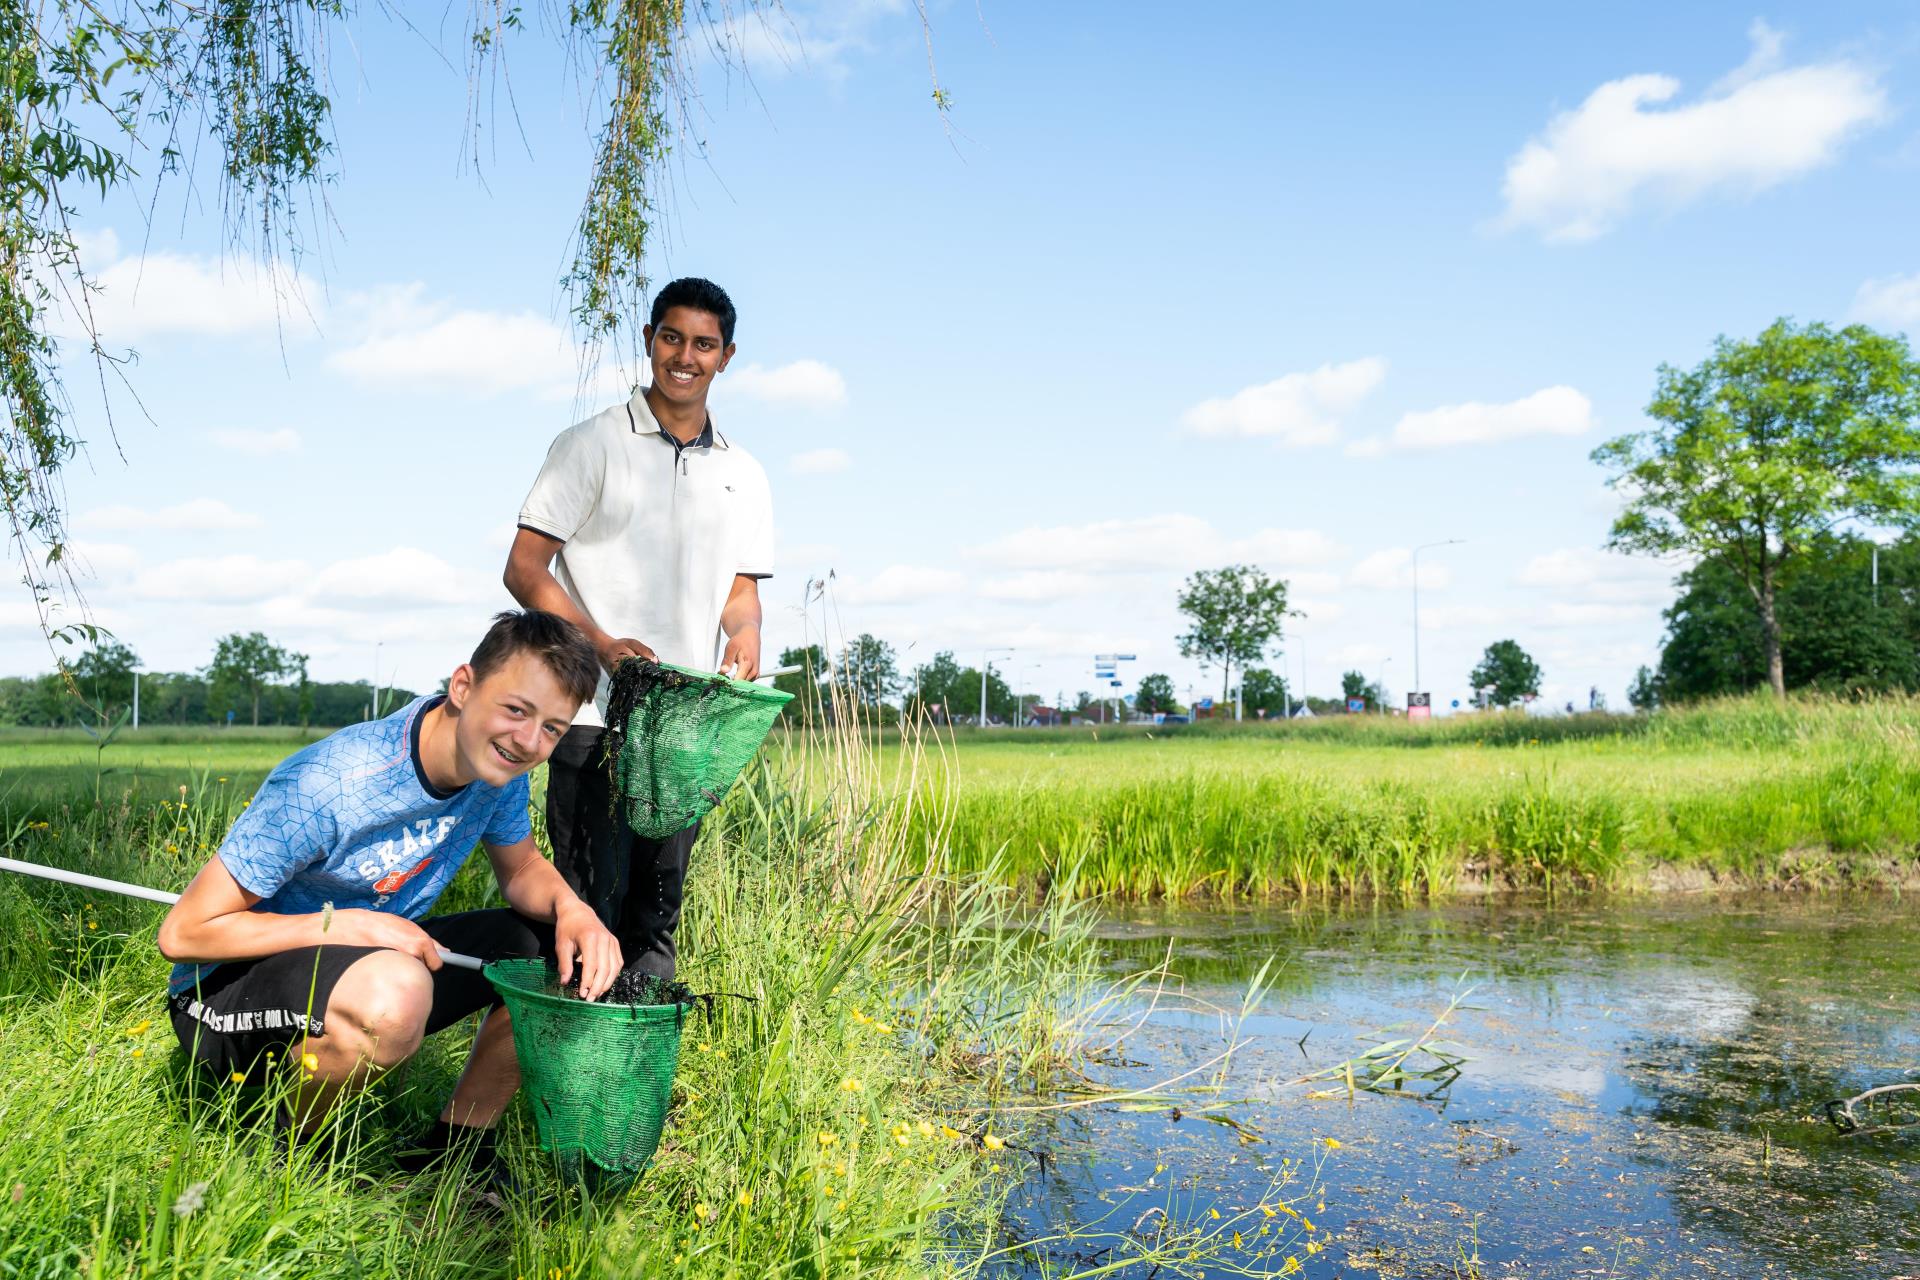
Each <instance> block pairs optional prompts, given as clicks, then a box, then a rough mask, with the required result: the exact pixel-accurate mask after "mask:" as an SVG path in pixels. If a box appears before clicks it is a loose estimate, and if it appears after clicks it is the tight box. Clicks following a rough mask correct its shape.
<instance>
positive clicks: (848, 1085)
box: [840, 1076, 860, 1093]
mask: <svg viewBox="0 0 1920 1280" xmlns="http://www.w3.org/2000/svg"><path fill="white" fill-rule="evenodd" d="M840 1087H841V1088H842V1089H844V1090H846V1091H847V1092H848V1093H858V1092H860V1082H859V1081H858V1080H856V1079H854V1078H853V1077H852V1076H848V1077H847V1078H846V1079H845V1080H842V1081H841V1082H840Z"/></svg>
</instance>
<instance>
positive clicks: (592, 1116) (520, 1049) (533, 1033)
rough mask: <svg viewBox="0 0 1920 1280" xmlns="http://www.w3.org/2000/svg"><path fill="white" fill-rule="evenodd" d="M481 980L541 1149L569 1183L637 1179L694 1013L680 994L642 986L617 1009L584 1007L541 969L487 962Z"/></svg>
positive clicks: (614, 1005) (663, 1114)
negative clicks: (496, 1011) (507, 1026)
mask: <svg viewBox="0 0 1920 1280" xmlns="http://www.w3.org/2000/svg"><path fill="white" fill-rule="evenodd" d="M485 972H486V976H487V981H489V982H491V983H492V984H493V986H494V990H496V991H498V992H499V993H500V998H501V999H502V1000H503V1001H505V1003H506V1006H507V1012H508V1014H509V1015H511V1016H512V1018H513V1050H514V1056H515V1057H517V1058H518V1059H519V1060H520V1080H521V1083H522V1085H524V1086H525V1089H526V1098H527V1104H528V1105H529V1106H530V1107H531V1108H532V1109H533V1118H534V1125H535V1127H536V1128H537V1129H538V1130H539V1133H540V1146H541V1149H542V1150H545V1151H548V1152H551V1153H552V1154H553V1157H554V1159H555V1161H556V1162H558V1164H559V1165H560V1167H561V1169H562V1171H564V1172H567V1173H569V1174H579V1173H585V1172H586V1171H587V1168H588V1166H589V1165H592V1166H593V1167H596V1168H598V1169H600V1170H602V1171H604V1172H607V1173H615V1174H631V1173H639V1172H640V1171H641V1170H643V1169H645V1168H646V1167H647V1162H648V1161H650V1160H652V1159H653V1153H654V1149H655V1148H656V1147H658V1146H659V1145H660V1130H661V1128H662V1127H663V1126H664V1125H665V1124H666V1119H667V1102H668V1098H669V1096H670V1095H671V1093H672V1091H673V1073H674V1070H675V1069H676V1068H677V1067H678V1066H679V1065H680V1029H681V1027H682V1026H683V1025H684V1024H685V1022H686V1019H687V1014H688V1013H689V1012H690V1011H691V1010H692V1008H693V1006H694V998H693V996H692V995H691V993H689V992H688V990H687V988H685V987H684V986H681V985H679V984H677V983H669V982H664V981H662V980H660V979H651V980H650V982H649V983H648V984H647V985H646V986H645V989H640V988H639V987H634V988H632V989H627V990H624V991H622V992H620V993H618V994H621V995H623V996H624V997H625V1000H602V1001H601V1002H598V1003H594V1004H589V1003H587V1002H586V1001H584V1000H581V999H580V998H579V997H578V996H575V995H569V994H567V992H566V991H564V990H563V989H562V988H561V987H560V985H559V982H558V981H557V977H558V975H557V974H556V973H555V972H554V970H553V968H552V967H551V966H550V965H549V964H548V963H547V962H546V961H545V960H496V961H494V962H492V963H491V964H489V965H487V967H486V971H485ZM622 977H623V981H624V980H625V975H622ZM611 994H615V993H610V995H611ZM627 1001H630V1002H627Z"/></svg>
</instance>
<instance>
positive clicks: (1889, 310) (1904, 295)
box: [1847, 271, 1920, 332]
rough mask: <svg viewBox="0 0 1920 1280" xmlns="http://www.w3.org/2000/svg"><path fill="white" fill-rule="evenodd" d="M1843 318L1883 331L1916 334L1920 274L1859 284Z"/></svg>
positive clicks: (1919, 316)
mask: <svg viewBox="0 0 1920 1280" xmlns="http://www.w3.org/2000/svg"><path fill="white" fill-rule="evenodd" d="M1847 319H1848V320H1852V321H1857V322H1858V323H1860V324H1873V325H1880V326H1881V327H1883V328H1887V329H1898V330H1902V331H1916V332H1920V271H1916V272H1915V273H1914V274H1912V275H1910V276H1887V277H1886V278H1884V279H1881V280H1869V281H1867V282H1866V283H1865V284H1862V285H1861V286H1860V289H1859V292H1857V293H1855V294H1854V295H1853V305H1852V306H1851V307H1849V308H1848V309H1847Z"/></svg>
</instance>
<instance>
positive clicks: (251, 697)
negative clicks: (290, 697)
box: [207, 631, 294, 725]
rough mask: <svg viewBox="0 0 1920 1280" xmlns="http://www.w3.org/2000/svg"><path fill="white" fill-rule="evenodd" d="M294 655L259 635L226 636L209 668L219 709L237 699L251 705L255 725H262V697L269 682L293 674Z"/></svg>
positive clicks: (211, 696) (213, 700)
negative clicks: (223, 704)
mask: <svg viewBox="0 0 1920 1280" xmlns="http://www.w3.org/2000/svg"><path fill="white" fill-rule="evenodd" d="M293 657H294V655H292V654H290V653H288V652H287V651H286V650H285V649H282V648H281V647H280V646H279V645H277V644H275V643H273V641H271V640H269V639H267V637H266V636H265V635H263V634H261V633H260V632H258V631H251V632H248V633H247V634H246V635H241V634H239V633H238V632H235V633H234V634H232V635H228V636H222V637H220V639H219V641H218V642H217V643H216V644H215V645H214V647H213V661H212V662H211V663H209V664H207V684H208V686H209V693H208V697H209V700H210V702H211V703H212V704H213V707H214V708H215V709H216V711H215V714H216V715H217V714H218V711H217V708H218V707H219V706H220V704H222V703H224V702H229V701H231V700H232V699H234V698H236V697H237V698H239V699H241V700H244V701H247V702H250V703H251V704H252V706H253V723H254V724H256V725H257V724H259V723H260V694H261V693H262V691H264V690H265V689H266V687H267V685H268V683H269V682H271V681H272V680H274V679H276V678H277V677H280V676H284V675H286V674H287V673H288V672H290V671H292V670H293Z"/></svg>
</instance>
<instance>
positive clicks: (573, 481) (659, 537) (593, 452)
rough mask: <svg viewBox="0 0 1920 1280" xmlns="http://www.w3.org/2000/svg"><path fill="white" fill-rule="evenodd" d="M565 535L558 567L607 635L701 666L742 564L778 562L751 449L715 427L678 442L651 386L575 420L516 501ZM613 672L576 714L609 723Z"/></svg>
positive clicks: (716, 653)
mask: <svg viewBox="0 0 1920 1280" xmlns="http://www.w3.org/2000/svg"><path fill="white" fill-rule="evenodd" d="M520 523H521V524H522V525H524V526H526V527H527V528H529V529H533V530H535V531H537V532H539V533H544V534H546V535H547V536H549V537H552V538H558V539H560V540H561V541H562V542H564V543H566V546H564V547H562V548H561V549H560V555H559V557H558V559H557V561H556V563H555V569H554V577H555V578H556V579H557V580H558V581H559V583H560V586H561V588H562V589H564V590H565V591H566V593H567V595H569V596H570V597H572V599H573V602H574V603H575V604H576V605H578V606H579V607H580V610H581V612H583V613H585V614H586V615H587V617H589V618H591V619H593V623H594V625H595V626H597V627H599V628H600V629H601V630H603V631H605V632H606V633H607V634H608V635H612V636H626V637H631V638H632V639H635V640H638V641H640V642H641V643H642V644H644V645H646V646H647V647H648V648H650V649H652V650H653V651H654V652H655V653H656V654H658V655H660V658H661V660H662V661H665V662H675V663H679V664H680V665H681V666H686V667H693V668H695V669H697V670H701V671H712V670H714V669H715V668H717V667H718V666H719V663H720V655H721V653H722V652H724V650H725V648H726V635H725V634H724V633H723V632H722V631H721V630H720V613H721V611H722V610H723V609H724V608H725V607H726V603H727V595H728V593H729V592H730V591H731V590H732V589H733V579H734V575H735V574H742V573H744V574H748V575H750V576H752V577H756V578H765V577H770V576H772V574H773V497H772V494H771V492H770V490H769V489H768V487H767V473H766V472H765V471H763V470H761V467H760V464H759V463H758V462H756V461H754V459H753V457H752V456H751V455H750V454H748V453H747V451H746V450H745V449H742V448H741V447H740V446H739V445H736V444H734V443H733V442H732V441H730V440H728V439H727V438H726V437H725V436H722V435H721V434H719V433H718V432H716V431H714V430H713V427H712V422H711V419H709V422H708V426H707V428H706V430H705V431H703V432H701V434H700V436H699V437H698V438H697V439H696V440H695V441H694V442H693V443H692V444H688V445H684V446H683V445H678V444H677V443H676V442H675V441H674V440H673V438H672V437H670V436H668V435H667V434H666V433H665V432H663V431H662V430H661V429H660V424H659V423H658V422H656V421H655V420H654V417H653V412H652V410H650V409H649V408H648V407H647V398H646V395H645V394H644V393H642V392H635V393H634V396H633V399H632V400H630V401H628V402H627V403H626V404H623V405H615V406H614V407H613V408H611V409H607V410H605V411H603V412H601V413H597V414H595V415H594V416H593V417H591V418H588V419H587V420H586V421H585V422H582V423H580V424H578V425H577V426H573V427H569V428H567V430H565V431H563V432H561V433H560V435H559V436H558V437H557V438H556V439H555V440H554V442H553V446H552V447H551V448H550V449H548V450H547V461H546V463H545V465H543V466H542V467H541V468H540V475H539V476H538V478H536V479H535V480H534V482H533V491H532V492H531V493H529V494H527V500H526V502H525V503H524V504H522V506H521V508H520ZM606 703H607V677H606V673H605V672H602V673H601V676H600V687H599V689H598V690H596V691H595V693H594V697H593V701H592V702H590V703H587V704H586V705H584V706H582V707H581V708H580V713H579V714H578V715H576V716H575V717H574V720H573V722H574V723H575V724H589V725H599V724H605V723H606V720H605V717H604V714H603V713H604V712H605V710H606Z"/></svg>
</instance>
